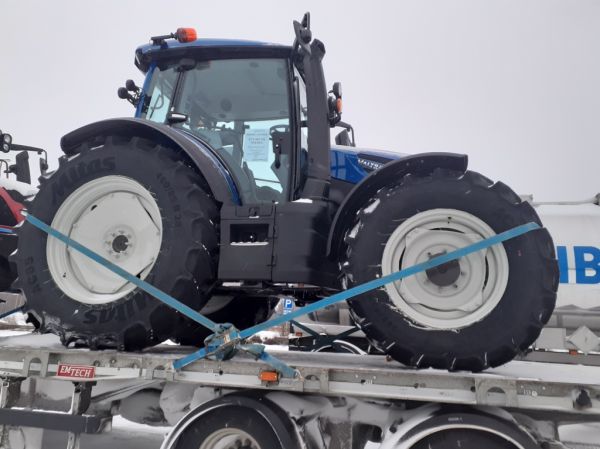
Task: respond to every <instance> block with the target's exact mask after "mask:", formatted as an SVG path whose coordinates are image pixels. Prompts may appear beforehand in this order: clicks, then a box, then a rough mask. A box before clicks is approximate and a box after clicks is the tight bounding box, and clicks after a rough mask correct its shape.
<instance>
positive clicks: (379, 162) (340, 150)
mask: <svg viewBox="0 0 600 449" xmlns="http://www.w3.org/2000/svg"><path fill="white" fill-rule="evenodd" d="M404 156H408V154H405V153H394V152H392V151H384V150H373V149H370V148H357V147H349V146H342V145H336V146H333V147H331V177H332V178H335V179H339V180H341V181H346V182H349V183H352V184H356V183H358V182H360V181H361V180H362V179H363V178H364V177H365V176H367V175H368V174H369V173H370V172H372V171H375V170H378V169H380V168H381V167H383V166H384V165H385V164H387V163H388V162H390V161H394V160H396V159H401V158H402V157H404Z"/></svg>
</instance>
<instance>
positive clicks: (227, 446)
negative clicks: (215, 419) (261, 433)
mask: <svg viewBox="0 0 600 449" xmlns="http://www.w3.org/2000/svg"><path fill="white" fill-rule="evenodd" d="M199 449H261V446H260V445H259V444H258V442H257V441H256V440H255V439H254V438H253V437H252V435H250V434H249V433H248V432H246V431H244V430H241V429H236V428H234V427H227V428H223V429H219V430H216V431H215V432H213V433H212V434H210V435H209V436H208V437H207V438H206V439H205V440H204V441H203V442H202V444H201V445H200V448H199Z"/></svg>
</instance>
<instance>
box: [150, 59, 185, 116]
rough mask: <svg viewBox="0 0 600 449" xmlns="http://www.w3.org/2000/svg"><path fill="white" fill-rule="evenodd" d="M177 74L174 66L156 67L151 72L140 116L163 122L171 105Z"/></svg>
mask: <svg viewBox="0 0 600 449" xmlns="http://www.w3.org/2000/svg"><path fill="white" fill-rule="evenodd" d="M177 75H178V73H177V71H176V70H175V67H169V68H163V69H161V68H159V67H156V68H155V69H154V70H153V71H152V72H151V75H150V76H151V77H152V78H151V79H150V86H149V87H148V90H147V92H146V95H145V98H144V107H143V110H142V118H146V119H148V120H152V121H153V122H159V123H164V122H165V120H166V118H167V112H169V108H170V106H171V100H172V98H173V92H174V90H175V84H176V82H177Z"/></svg>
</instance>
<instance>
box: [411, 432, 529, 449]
mask: <svg viewBox="0 0 600 449" xmlns="http://www.w3.org/2000/svg"><path fill="white" fill-rule="evenodd" d="M517 447H518V446H515V445H514V444H513V443H511V442H510V441H508V440H506V439H505V438H502V437H501V436H498V435H494V434H493V433H490V432H484V431H482V430H473V429H451V430H444V431H442V432H436V433H434V434H433V435H430V436H428V437H425V438H424V439H422V440H421V441H419V442H418V443H417V444H415V445H414V446H413V447H412V449H483V448H485V449H517Z"/></svg>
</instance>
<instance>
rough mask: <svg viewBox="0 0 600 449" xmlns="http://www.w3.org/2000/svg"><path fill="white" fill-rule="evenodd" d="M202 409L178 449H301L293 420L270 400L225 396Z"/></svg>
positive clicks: (177, 445)
mask: <svg viewBox="0 0 600 449" xmlns="http://www.w3.org/2000/svg"><path fill="white" fill-rule="evenodd" d="M202 409H204V410H205V411H203V412H202V413H201V414H199V415H197V416H196V417H195V418H194V421H193V422H192V423H190V424H189V426H188V427H187V428H186V429H185V430H184V431H183V432H182V434H181V435H180V436H179V438H178V439H177V443H176V445H175V446H174V448H175V449H221V448H229V447H231V448H240V449H245V448H251V449H300V445H299V444H298V440H297V436H296V433H295V431H294V429H293V424H292V423H291V421H290V418H289V417H288V416H287V415H286V414H285V412H284V411H283V410H281V409H280V408H279V407H277V406H276V405H275V404H273V403H271V401H269V400H266V399H262V398H253V397H248V398H246V397H236V396H231V397H227V396H226V397H224V398H222V399H217V400H214V401H211V402H209V403H207V404H205V405H204V406H202ZM184 419H185V418H184Z"/></svg>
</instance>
